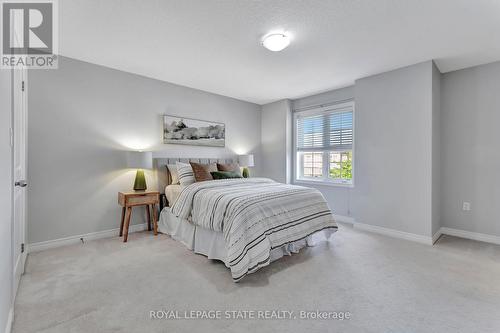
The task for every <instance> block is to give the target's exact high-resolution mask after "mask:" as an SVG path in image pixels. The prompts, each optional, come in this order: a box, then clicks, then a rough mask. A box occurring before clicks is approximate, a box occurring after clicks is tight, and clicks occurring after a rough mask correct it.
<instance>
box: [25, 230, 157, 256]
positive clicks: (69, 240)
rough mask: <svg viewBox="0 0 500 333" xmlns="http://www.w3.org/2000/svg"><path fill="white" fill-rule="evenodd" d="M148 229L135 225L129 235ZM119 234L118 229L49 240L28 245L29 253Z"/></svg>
mask: <svg viewBox="0 0 500 333" xmlns="http://www.w3.org/2000/svg"><path fill="white" fill-rule="evenodd" d="M147 228H148V225H147V223H144V224H133V225H131V226H130V228H129V233H131V232H137V231H143V230H147ZM119 234H120V229H119V228H117V229H111V230H104V231H97V232H91V233H88V234H84V235H76V236H70V237H65V238H59V239H54V240H49V241H45V242H39V243H32V244H29V245H28V253H31V252H39V251H43V250H47V249H52V248H56V247H60V246H64V245H71V244H78V243H80V242H81V241H82V239H83V240H84V241H90V240H94V239H101V238H110V237H116V236H118V235H119Z"/></svg>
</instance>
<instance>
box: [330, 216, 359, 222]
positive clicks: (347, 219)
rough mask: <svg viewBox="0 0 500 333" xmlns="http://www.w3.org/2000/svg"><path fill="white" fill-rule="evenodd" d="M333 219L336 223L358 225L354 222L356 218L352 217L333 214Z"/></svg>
mask: <svg viewBox="0 0 500 333" xmlns="http://www.w3.org/2000/svg"><path fill="white" fill-rule="evenodd" d="M333 218H334V219H335V221H338V222H342V223H349V224H354V223H356V221H355V220H354V217H351V216H344V215H337V214H333Z"/></svg>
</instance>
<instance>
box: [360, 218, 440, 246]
mask: <svg viewBox="0 0 500 333" xmlns="http://www.w3.org/2000/svg"><path fill="white" fill-rule="evenodd" d="M353 225H354V228H356V229H360V230H365V231H370V232H374V233H377V234H381V235H386V236H390V237H394V238H401V239H406V240H409V241H413V242H417V243H421V244H426V245H432V237H427V236H422V235H417V234H412V233H409V232H404V231H399V230H394V229H389V228H384V227H379V226H375V225H370V224H364V223H359V222H355V223H354V224H353Z"/></svg>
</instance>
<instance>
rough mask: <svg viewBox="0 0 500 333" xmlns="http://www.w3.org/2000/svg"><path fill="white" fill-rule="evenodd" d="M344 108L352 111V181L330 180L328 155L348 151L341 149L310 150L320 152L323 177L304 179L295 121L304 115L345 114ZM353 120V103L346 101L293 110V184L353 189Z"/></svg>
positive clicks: (354, 113)
mask: <svg viewBox="0 0 500 333" xmlns="http://www.w3.org/2000/svg"><path fill="white" fill-rule="evenodd" d="M346 108H351V110H352V147H351V149H350V151H351V153H352V158H351V163H352V170H351V173H352V179H351V181H350V182H349V181H344V180H341V179H340V180H339V179H333V178H330V153H331V152H347V151H349V150H346V149H342V150H334V149H325V150H312V151H310V152H322V153H323V166H322V168H323V177H321V178H314V177H304V176H303V175H302V174H301V173H302V168H301V165H302V157H299V154H300V153H301V152H300V151H298V150H297V145H298V133H297V119H298V116H299V115H301V116H303V115H306V116H314V115H318V114H322V113H335V112H339V113H340V112H345V111H342V110H345V109H346ZM335 110H338V111H335ZM355 118H356V111H355V103H354V101H353V100H352V101H348V102H341V103H336V104H331V105H328V106H324V105H323V106H318V107H314V108H308V109H307V110H304V111H297V110H295V111H294V113H293V124H292V125H293V126H292V128H293V147H292V150H293V153H292V154H293V156H292V158H293V182H294V184H301V183H302V184H305V185H311V184H314V185H325V186H335V187H350V188H352V187H354V182H355V156H356V154H355V137H356V133H355V132H356V130H355V121H356V120H355ZM307 152H309V151H307V150H305V151H302V153H307Z"/></svg>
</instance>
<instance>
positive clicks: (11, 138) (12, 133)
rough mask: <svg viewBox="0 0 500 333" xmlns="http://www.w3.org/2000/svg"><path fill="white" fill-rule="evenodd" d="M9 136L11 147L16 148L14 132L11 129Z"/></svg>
mask: <svg viewBox="0 0 500 333" xmlns="http://www.w3.org/2000/svg"><path fill="white" fill-rule="evenodd" d="M9 136H10V146H11V147H14V130H13V129H12V127H11V128H9Z"/></svg>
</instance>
